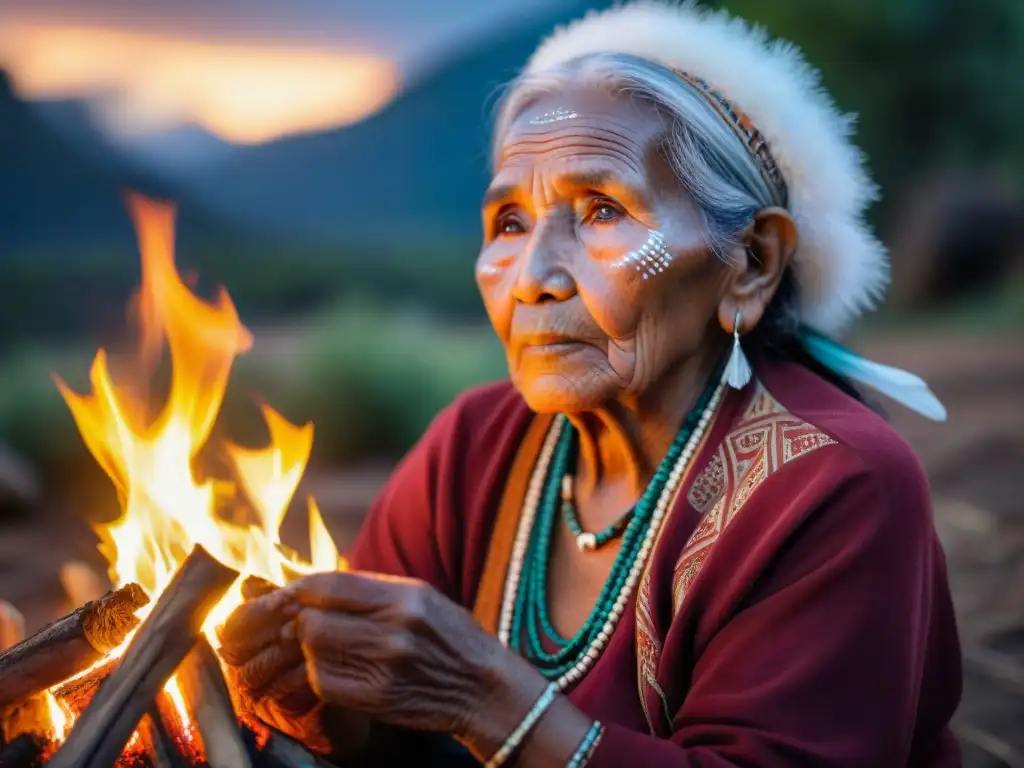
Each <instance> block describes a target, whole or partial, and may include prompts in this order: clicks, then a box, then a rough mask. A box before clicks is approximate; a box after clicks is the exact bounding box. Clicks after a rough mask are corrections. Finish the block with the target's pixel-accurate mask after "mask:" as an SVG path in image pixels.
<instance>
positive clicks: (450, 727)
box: [222, 89, 796, 766]
mask: <svg viewBox="0 0 1024 768" xmlns="http://www.w3.org/2000/svg"><path fill="white" fill-rule="evenodd" d="M559 108H562V109H566V110H570V111H572V112H575V113H576V117H575V118H573V119H570V120H565V121H560V122H555V123H548V124H535V123H532V122H531V118H532V117H534V116H535V115H539V114H542V113H545V112H550V111H553V110H556V109H559ZM664 131H665V122H664V121H663V120H662V118H661V116H660V115H659V114H658V113H657V112H656V110H655V109H654V108H653V107H651V106H649V105H646V104H643V103H640V102H638V101H636V100H631V99H629V98H626V97H622V96H613V95H609V94H607V93H605V92H602V91H596V90H586V89H580V90H576V91H573V92H563V93H561V94H560V95H559V96H558V97H557V98H552V99H546V100H540V101H538V102H537V103H535V104H533V105H532V106H531V107H530V108H528V109H527V110H526V111H525V112H524V113H523V114H522V115H521V116H520V117H519V119H517V120H516V121H515V122H514V124H513V125H512V126H511V128H510V130H509V132H508V134H507V135H506V136H505V140H504V144H503V148H502V151H501V155H500V158H499V160H498V164H497V169H496V173H495V177H494V180H493V182H492V184H491V186H490V189H489V190H488V193H487V195H486V199H485V202H484V207H483V222H484V243H483V247H482V249H481V252H480V256H479V259H478V262H477V281H478V284H479V287H480V291H481V294H482V296H483V299H484V303H485V305H486V309H487V312H488V315H489V317H490V319H491V322H492V324H493V326H494V328H495V331H496V332H497V335H498V337H499V338H500V340H501V341H502V343H503V344H504V346H505V350H506V355H507V359H508V364H509V371H510V375H511V377H512V381H513V382H514V384H515V386H516V387H517V389H518V390H519V391H520V392H521V393H522V395H523V397H524V398H525V399H526V401H527V403H528V404H529V405H530V407H531V408H532V409H534V410H535V411H538V412H564V413H566V414H568V415H569V417H570V419H571V420H572V421H573V424H574V426H576V428H577V430H578V431H579V434H580V465H579V467H577V478H578V482H579V485H578V489H579V490H578V497H577V501H578V513H579V515H580V519H581V521H582V522H583V523H584V527H585V528H587V529H588V530H594V529H599V528H601V527H603V526H604V525H606V524H608V522H610V521H611V520H614V519H616V517H617V516H618V515H621V514H622V512H623V510H625V509H628V507H629V506H630V505H631V504H633V503H634V502H635V501H636V499H637V498H638V497H639V495H640V493H641V492H642V490H643V488H644V487H645V486H646V484H647V482H649V479H650V476H651V474H652V473H653V471H654V468H655V467H656V466H657V464H658V462H659V461H660V460H661V457H662V456H664V454H665V451H666V450H667V448H668V445H669V444H670V443H671V441H672V439H673V437H674V436H675V432H676V430H678V428H679V425H680V424H681V423H682V420H683V418H684V416H685V414H686V412H687V411H688V410H689V408H690V407H691V404H692V403H693V401H694V400H695V399H696V397H697V396H698V394H699V391H700V389H701V387H702V386H703V384H704V382H705V381H706V380H707V377H708V375H709V373H710V371H711V369H712V368H713V366H714V364H715V362H716V360H717V359H719V357H720V355H721V354H722V353H723V351H724V349H725V347H726V345H727V343H728V341H729V336H728V334H730V333H731V332H732V327H733V320H734V317H735V316H736V312H737V310H739V311H740V312H742V317H743V328H742V329H741V331H748V330H749V329H750V328H752V327H753V326H754V325H756V324H757V322H758V321H759V320H760V318H761V317H762V315H763V314H764V311H765V309H766V307H767V305H768V303H769V302H770V301H771V298H772V296H773V295H774V293H775V290H776V288H777V287H778V284H779V281H780V279H781V277H782V274H783V271H784V270H785V268H786V266H787V264H788V262H789V259H790V258H791V257H792V254H793V252H794V250H795V247H796V229H795V226H794V225H793V222H792V220H791V219H790V217H789V215H788V214H787V213H786V212H785V211H781V210H777V209H768V210H765V211H762V212H760V213H759V214H757V216H756V217H755V218H754V221H753V222H752V224H751V225H750V227H749V228H748V230H747V231H746V232H744V233H742V236H741V237H740V238H739V242H738V245H737V246H736V248H735V249H733V251H731V252H730V253H728V254H726V256H727V257H728V259H727V260H723V259H721V258H719V257H718V256H716V255H715V254H713V253H712V252H711V250H710V249H709V247H708V246H707V245H706V240H705V237H704V232H703V230H702V228H701V224H700V222H701V217H700V215H699V212H698V210H697V208H696V206H695V205H694V203H693V202H692V200H691V199H690V197H689V196H688V194H687V193H686V191H685V189H684V188H683V186H682V185H681V184H680V183H679V181H678V180H677V179H676V178H675V177H674V175H673V173H672V172H671V169H670V166H669V164H668V163H667V161H666V160H665V157H664V155H663V152H662V146H663V138H664V135H665V134H664ZM652 229H653V230H656V231H658V232H660V233H662V235H663V236H664V244H665V248H666V249H667V250H668V252H669V253H670V254H671V256H672V259H671V263H670V265H669V266H668V267H666V268H665V270H664V272H663V273H659V274H657V275H656V276H654V277H652V278H651V279H646V280H645V279H643V278H642V276H641V275H640V274H639V273H638V272H636V270H634V269H623V268H620V267H617V266H616V265H617V264H621V262H622V259H623V257H624V256H625V255H626V254H627V253H629V252H630V251H631V250H635V249H636V248H638V247H639V246H640V245H641V244H642V243H643V242H644V241H645V240H646V239H647V238H648V235H649V231H650V230H652ZM556 539H557V540H556V541H555V543H554V544H553V546H554V554H553V556H552V566H551V573H550V576H549V581H550V587H549V591H550V596H551V598H550V599H551V601H552V603H551V612H552V616H553V620H554V622H555V625H556V627H557V628H558V629H559V630H560V631H561V632H562V633H563V634H566V635H571V634H573V633H574V632H575V631H576V629H577V628H578V627H579V626H580V624H581V623H582V622H583V620H584V619H585V618H586V615H587V614H588V613H589V611H590V610H591V606H592V605H593V604H594V600H595V598H596V595H597V593H598V592H599V591H600V588H601V585H602V584H603V583H604V581H605V579H606V578H607V575H608V570H609V568H610V567H611V563H612V561H613V560H614V556H615V549H614V547H613V546H610V547H608V548H606V549H605V550H602V551H601V552H600V553H595V554H594V555H592V556H589V557H588V556H586V555H581V554H580V553H579V552H578V551H577V550H576V548H575V546H574V545H573V543H572V542H571V541H569V539H568V538H567V534H565V533H564V532H559V533H558V534H557V535H556ZM222 653H223V655H224V658H225V659H226V660H227V662H228V663H229V664H231V665H232V667H233V669H234V674H235V675H236V676H237V679H238V680H239V684H240V685H241V686H242V690H243V691H244V692H245V694H246V696H247V698H248V699H249V700H250V701H251V702H252V706H253V708H254V710H255V711H256V712H257V714H258V715H260V716H261V717H263V718H264V719H266V720H267V721H268V722H270V723H272V724H275V725H277V726H278V727H281V728H282V729H284V730H286V731H288V732H290V733H292V734H294V735H296V736H297V737H298V738H300V739H301V740H303V741H305V742H306V743H307V744H311V745H314V746H316V748H318V749H320V750H321V751H326V750H327V749H328V748H329V747H328V743H329V741H330V739H328V738H327V734H326V733H325V730H324V728H323V727H322V721H321V718H320V717H319V714H320V711H321V709H322V707H323V706H328V707H332V708H333V707H337V708H343V709H345V710H349V711H356V712H359V713H362V714H363V715H365V716H366V717H369V718H372V719H374V720H377V721H382V722H385V723H390V724H393V725H398V726H403V727H408V728H413V729H419V730H430V731H441V732H444V733H448V734H451V735H453V736H455V737H456V738H458V739H460V740H461V741H462V742H463V743H465V744H466V745H467V746H469V748H470V749H471V750H472V751H473V752H474V753H475V754H476V755H477V756H478V757H479V758H481V759H487V758H489V757H490V756H491V755H492V754H493V753H494V751H495V750H496V749H497V748H498V746H499V745H500V744H501V743H502V741H503V740H504V739H505V737H506V736H507V735H508V734H509V733H510V732H511V731H512V730H513V729H514V728H515V726H516V725H517V724H518V723H519V721H520V720H521V719H522V717H523V716H524V715H525V714H526V712H527V711H528V710H529V708H530V707H531V706H532V704H533V703H534V702H535V701H536V699H537V697H538V696H539V694H540V692H541V691H542V690H543V688H544V687H545V684H546V681H545V680H544V679H543V678H542V677H541V676H540V675H539V673H537V672H536V671H535V670H533V669H532V667H530V666H529V665H528V664H527V663H526V662H525V661H524V660H522V659H520V658H519V657H518V656H516V655H515V654H513V653H512V652H511V651H508V650H507V649H505V648H504V647H503V646H501V645H500V644H499V642H498V641H497V639H495V638H493V637H491V636H489V635H487V634H485V633H484V631H483V630H482V629H481V628H480V627H479V626H478V625H477V624H476V623H474V621H473V619H472V617H471V616H470V615H469V614H468V613H467V612H466V611H465V610H464V609H463V608H462V607H460V606H457V605H455V604H453V603H451V602H450V601H449V600H447V599H446V598H444V597H442V596H441V595H440V594H438V593H437V592H436V591H435V590H433V589H432V588H431V587H430V586H428V585H426V584H422V583H420V582H416V581H408V580H398V579H384V578H374V577H371V576H368V575H364V574H345V573H338V574H321V575H316V576H311V577H307V578H305V579H303V580H301V581H299V582H297V583H295V584H293V585H290V586H289V587H286V588H284V589H282V590H279V591H277V592H275V593H272V594H270V595H265V596H262V597H259V598H256V599H255V600H253V601H251V602H249V603H247V604H246V605H245V606H243V607H242V608H240V609H239V610H238V611H236V613H235V614H234V615H233V616H232V617H231V619H230V620H229V622H228V625H227V627H226V628H225V633H224V647H223V649H222ZM350 722H352V721H350ZM589 726H590V721H589V719H588V718H587V717H586V716H585V715H583V713H582V712H580V711H579V710H577V709H576V708H575V707H574V706H573V705H572V704H570V703H569V702H568V701H567V700H565V699H564V698H561V697H560V698H559V699H558V700H557V702H556V705H555V706H553V707H552V709H551V710H550V712H549V713H548V714H547V715H545V718H544V720H543V721H542V723H541V725H540V726H538V728H537V729H535V731H534V732H533V733H532V734H531V735H530V737H529V738H528V740H527V742H526V744H525V745H524V747H523V750H522V752H521V754H520V759H521V761H522V763H523V764H529V765H536V766H546V765H552V766H554V765H565V763H566V761H567V759H568V758H569V756H570V755H571V754H572V752H573V750H574V749H575V747H576V745H577V744H578V743H579V741H580V739H581V738H582V736H583V734H584V733H585V732H586V730H587V728H588V727H589ZM331 736H336V734H335V733H332V734H331ZM337 741H338V739H337V738H335V744H336V742H337Z"/></svg>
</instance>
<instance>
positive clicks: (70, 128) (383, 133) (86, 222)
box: [0, 0, 607, 259]
mask: <svg viewBox="0 0 1024 768" xmlns="http://www.w3.org/2000/svg"><path fill="white" fill-rule="evenodd" d="M606 4H607V3H603V2H599V3H594V2H584V1H583V0H569V1H568V2H566V3H565V4H563V5H562V6H560V7H559V8H558V9H557V10H556V11H551V12H549V13H548V14H545V15H544V16H543V17H541V16H536V17H534V18H532V19H530V20H529V21H528V22H524V23H520V24H517V25H516V26H515V27H514V28H512V29H510V30H508V31H506V32H505V33H503V34H500V35H499V36H498V37H496V38H495V37H492V38H490V39H488V40H485V41H482V42H481V43H480V45H479V46H478V47H476V48H475V49H473V50H471V51H470V52H469V53H468V54H466V55H463V56H460V57H459V58H458V59H456V60H453V61H450V62H448V64H446V65H445V66H443V67H441V68H439V69H437V70H435V71H434V72H433V73H432V74H430V75H428V76H426V77H425V78H423V79H422V80H420V81H419V82H417V83H414V84H412V85H411V86H410V87H409V88H407V89H406V90H405V91H404V92H403V93H402V94H401V95H400V96H398V97H397V98H396V99H395V100H394V101H393V102H391V103H390V104H389V105H388V106H387V107H385V108H384V109H383V110H382V111H381V112H379V113H377V114H376V115H374V116H372V117H370V118H369V119H367V120H365V121H363V122H361V123H358V124H356V125H353V126H349V127H346V128H341V129H337V130H329V131H323V132H318V133H310V134H305V135H295V136H290V137H285V138H282V139H279V140H276V141H273V142H269V143H267V144H262V145H254V146H244V147H233V148H231V151H229V152H224V153H211V158H212V160H211V162H210V163H208V164H205V165H201V164H194V165H192V166H190V167H189V168H188V169H186V170H185V171H182V172H181V173H177V174H175V173H165V172H161V170H160V167H159V166H158V165H147V164H146V163H144V162H142V161H139V160H138V159H136V160H131V159H129V156H128V155H127V153H124V152H122V151H119V150H117V149H116V148H115V147H114V146H113V145H112V144H110V143H108V142H107V141H106V140H105V139H104V137H103V136H102V134H101V133H100V132H99V131H97V130H96V129H95V127H93V125H92V123H91V122H90V120H89V118H88V116H87V112H86V109H85V107H84V105H83V104H81V103H78V102H58V103H54V102H50V103H46V104H41V105H30V104H26V103H24V102H22V101H19V100H18V99H17V97H16V96H15V95H14V93H13V91H12V88H11V84H10V82H9V80H8V79H7V78H6V77H4V76H3V73H0V259H4V258H7V257H5V255H4V254H5V253H6V254H23V253H25V252H32V253H39V254H42V253H47V254H53V253H61V252H67V253H73V252H75V251H77V250H79V249H88V248H103V247H108V246H110V245H115V244H116V245H121V244H124V243H128V244H130V243H131V241H132V239H133V235H132V232H131V228H130V225H129V222H128V219H127V216H126V214H125V213H124V208H123V204H122V194H123V190H124V189H125V188H132V189H138V190H141V191H146V192H149V193H151V194H157V195H159V196H164V197H171V198H173V199H175V200H177V201H178V202H179V210H180V233H179V234H180V238H181V239H182V240H184V241H186V242H193V243H204V242H211V241H215V240H216V241H218V242H221V241H224V240H225V239H230V240H232V241H245V240H247V239H252V240H257V239H258V240H259V241H260V242H266V240H267V238H271V239H278V238H279V239H280V240H281V241H282V242H296V241H308V242H310V243H317V244H323V245H328V246H334V245H352V244H360V243H373V244H375V245H376V246H379V247H384V248H387V247H389V246H392V245H393V246H396V247H401V248H402V249H403V250H404V249H407V248H408V247H409V245H410V241H415V239H416V238H430V239H432V240H435V241H436V240H438V239H440V240H443V241H452V242H466V241H470V240H474V239H476V238H477V237H478V236H479V226H480V225H479V214H478V207H479V199H480V194H481V192H482V190H483V188H484V186H485V184H486V181H487V141H488V130H489V125H490V116H491V115H490V108H491V107H492V106H493V104H494V103H495V102H496V97H497V95H498V93H499V90H500V86H501V85H502V84H503V83H505V82H507V81H508V80H509V79H511V77H513V76H514V74H515V73H516V71H517V70H518V69H519V67H521V66H522V64H523V62H524V61H525V60H526V58H527V57H528V56H529V53H530V51H531V50H532V49H533V48H534V47H535V45H536V44H537V42H538V40H539V39H540V38H541V37H542V36H543V35H544V34H546V33H547V32H548V31H549V30H550V29H551V28H552V27H553V26H554V25H557V24H560V23H564V22H566V21H568V20H571V19H572V18H574V17H576V16H578V15H580V14H581V13H582V12H583V11H585V10H587V9H589V8H594V7H597V6H603V5H606ZM57 124H60V125H61V126H62V127H63V130H55V125H57Z"/></svg>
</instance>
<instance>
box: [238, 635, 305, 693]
mask: <svg viewBox="0 0 1024 768" xmlns="http://www.w3.org/2000/svg"><path fill="white" fill-rule="evenodd" d="M304 663H305V659H304V658H303V655H302V649H301V647H299V644H298V643H297V642H294V641H292V642H277V643H273V644H271V645H267V646H265V647H264V648H262V649H260V650H259V651H257V652H256V653H255V654H254V655H253V656H252V657H251V658H249V659H248V660H247V661H246V662H245V663H244V664H242V665H239V666H238V667H237V669H238V678H237V679H238V684H239V685H241V686H242V687H243V688H244V689H245V690H246V691H247V692H248V693H249V695H250V696H251V697H252V698H253V699H262V698H266V697H267V696H270V695H272V694H273V691H274V688H275V686H278V685H280V680H281V677H282V676H283V675H284V674H285V673H287V672H289V671H290V670H292V669H294V668H295V667H303V666H304ZM286 692H288V691H282V693H286Z"/></svg>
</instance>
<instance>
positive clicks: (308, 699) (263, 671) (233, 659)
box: [219, 580, 368, 754]
mask: <svg viewBox="0 0 1024 768" xmlns="http://www.w3.org/2000/svg"><path fill="white" fill-rule="evenodd" d="M242 589H243V597H244V598H245V602H244V603H243V604H242V605H241V606H239V607H238V608H237V609H236V610H235V611H234V612H233V613H232V614H231V616H230V617H229V619H228V621H227V622H226V623H225V625H224V626H223V627H222V628H221V630H220V641H221V646H220V649H219V653H220V656H221V658H223V659H224V661H225V662H226V663H227V665H228V669H227V673H228V677H229V678H230V680H231V683H232V686H233V688H234V689H235V690H236V691H238V692H239V693H240V694H241V699H242V702H241V703H242V705H243V706H244V707H245V708H247V709H248V710H249V712H250V713H251V714H252V715H254V716H255V717H257V718H258V719H259V720H262V721H263V722H264V723H266V724H267V725H269V726H271V727H273V728H276V729H277V730H279V731H281V732H283V733H286V734H288V735H289V736H291V737H292V738H294V739H296V740H298V741H300V742H302V743H303V744H305V745H306V746H307V747H308V748H310V749H311V750H313V751H315V752H318V753H320V754H329V753H331V752H335V751H337V750H336V746H337V739H338V737H340V736H341V734H331V735H333V736H334V737H335V738H334V739H331V738H329V734H328V733H327V732H326V729H325V727H324V717H323V715H324V712H323V709H324V706H323V702H322V701H321V699H320V698H319V697H318V696H317V695H316V694H315V693H314V692H313V690H312V688H311V687H310V685H309V680H308V675H307V673H306V662H305V658H304V656H303V654H302V649H301V648H300V646H299V644H298V642H297V641H296V640H295V639H294V632H291V633H290V634H291V635H292V637H291V638H290V639H289V638H288V635H289V633H288V632H285V631H284V628H285V627H287V626H288V624H289V622H291V621H293V620H294V618H295V616H296V614H297V613H298V610H299V607H298V606H297V605H296V604H295V603H294V602H293V601H292V600H291V599H290V598H289V596H288V595H287V594H284V593H282V591H281V590H280V589H275V588H273V586H272V585H270V589H267V587H266V586H264V585H263V584H262V583H261V582H260V581H259V580H251V581H249V580H247V581H246V582H244V583H243V585H242ZM334 719H335V720H336V719H337V718H334ZM348 719H351V718H348ZM332 724H334V723H332ZM367 725H368V724H367ZM345 730H347V731H351V730H353V729H345ZM354 730H356V731H359V730H360V729H359V728H354ZM362 730H363V731H365V730H366V728H365V727H364V728H362ZM346 735H348V736H356V734H354V733H351V732H350V733H348V734H346ZM347 740H349V741H351V740H352V739H347ZM356 740H358V739H356Z"/></svg>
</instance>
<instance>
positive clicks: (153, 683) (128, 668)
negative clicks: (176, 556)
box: [48, 546, 238, 768]
mask: <svg viewBox="0 0 1024 768" xmlns="http://www.w3.org/2000/svg"><path fill="white" fill-rule="evenodd" d="M237 577H238V573H237V572H235V571H233V570H232V569H230V568H228V567H227V566H225V565H223V564H221V563H220V562H218V561H217V560H216V559H214V558H213V557H212V556H211V555H210V554H209V553H207V552H206V550H205V549H203V548H202V547H200V546H196V547H195V549H193V550H192V553H191V554H190V555H189V556H188V558H187V559H186V560H185V562H184V563H182V565H181V567H180V568H179V569H178V572H177V573H176V574H175V576H174V579H173V580H172V581H171V583H170V584H169V585H168V586H167V589H166V590H164V593H163V594H162V595H161V596H160V598H159V599H158V600H157V602H156V605H155V606H154V607H153V612H152V613H151V614H150V615H149V616H148V617H147V618H146V620H145V621H144V622H143V623H142V626H141V627H139V631H138V632H137V633H136V635H135V637H134V639H133V640H132V642H131V644H130V645H129V646H128V650H127V651H125V654H124V656H123V657H122V658H121V662H120V664H119V665H118V667H117V669H115V670H114V671H112V672H111V673H110V675H108V676H107V678H106V679H105V680H104V681H103V682H102V683H101V684H100V687H99V690H98V691H97V692H96V695H95V696H94V697H93V699H92V701H91V702H90V703H89V706H88V707H87V708H86V710H85V712H83V713H82V715H81V717H79V718H78V720H77V721H76V722H75V725H74V726H73V727H72V729H71V733H70V735H69V736H68V739H67V741H66V742H65V743H64V746H63V747H62V748H61V749H60V751H58V752H57V754H56V755H54V757H53V759H52V760H50V762H49V764H48V765H49V766H50V768H101V766H102V768H109V766H111V765H113V764H114V763H115V762H116V761H117V757H118V755H120V754H121V751H122V750H123V749H124V745H125V743H126V742H127V741H128V739H129V738H130V737H131V735H132V732H133V731H134V730H135V727H136V725H138V722H139V720H140V719H141V718H142V716H143V715H144V714H145V713H146V712H147V710H149V708H150V707H151V706H152V703H153V700H154V699H155V697H156V695H157V693H158V692H159V691H160V689H161V688H163V686H164V684H165V683H166V681H167V678H168V677H170V675H171V674H172V673H173V672H174V670H175V669H177V668H178V665H179V664H181V662H182V661H183V660H184V658H185V657H186V656H187V655H188V653H189V652H190V651H191V650H192V648H193V647H194V646H195V644H196V641H197V640H198V639H199V637H200V634H201V632H202V626H203V622H204V621H205V619H206V616H207V614H208V613H209V612H210V610H211V609H212V608H213V607H214V606H215V605H216V604H217V602H218V601H219V600H220V599H221V598H222V597H223V595H224V593H225V592H227V590H228V588H229V587H230V586H231V584H232V583H234V581H235V579H236V578H237Z"/></svg>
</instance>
